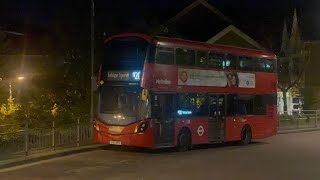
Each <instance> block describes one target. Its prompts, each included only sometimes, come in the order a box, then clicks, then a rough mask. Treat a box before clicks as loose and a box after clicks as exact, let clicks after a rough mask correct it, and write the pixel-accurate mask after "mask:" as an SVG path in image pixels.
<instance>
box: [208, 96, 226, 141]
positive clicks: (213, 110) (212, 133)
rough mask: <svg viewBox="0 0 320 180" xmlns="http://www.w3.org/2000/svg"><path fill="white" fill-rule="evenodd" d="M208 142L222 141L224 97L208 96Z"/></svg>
mask: <svg viewBox="0 0 320 180" xmlns="http://www.w3.org/2000/svg"><path fill="white" fill-rule="evenodd" d="M208 124H209V142H221V141H224V126H225V96H224V95H209V123H208Z"/></svg>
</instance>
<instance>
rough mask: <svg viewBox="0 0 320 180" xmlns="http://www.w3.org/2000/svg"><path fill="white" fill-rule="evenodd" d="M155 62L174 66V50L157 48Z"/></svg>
mask: <svg viewBox="0 0 320 180" xmlns="http://www.w3.org/2000/svg"><path fill="white" fill-rule="evenodd" d="M155 62H156V63H159V64H174V49H172V48H164V47H158V48H157V54H156V58H155Z"/></svg>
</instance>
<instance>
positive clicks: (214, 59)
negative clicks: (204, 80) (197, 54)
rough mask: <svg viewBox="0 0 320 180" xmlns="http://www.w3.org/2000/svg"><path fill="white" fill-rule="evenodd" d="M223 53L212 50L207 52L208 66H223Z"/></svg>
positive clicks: (220, 67)
mask: <svg viewBox="0 0 320 180" xmlns="http://www.w3.org/2000/svg"><path fill="white" fill-rule="evenodd" d="M223 61H224V54H217V53H214V52H210V53H209V58H208V67H210V68H218V69H222V68H223Z"/></svg>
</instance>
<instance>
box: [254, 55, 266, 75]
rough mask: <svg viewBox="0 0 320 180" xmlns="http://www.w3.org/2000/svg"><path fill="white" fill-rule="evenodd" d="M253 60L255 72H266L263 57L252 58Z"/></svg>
mask: <svg viewBox="0 0 320 180" xmlns="http://www.w3.org/2000/svg"><path fill="white" fill-rule="evenodd" d="M254 61H255V62H256V63H255V65H256V68H255V69H256V71H257V72H266V64H265V61H264V59H258V58H254Z"/></svg>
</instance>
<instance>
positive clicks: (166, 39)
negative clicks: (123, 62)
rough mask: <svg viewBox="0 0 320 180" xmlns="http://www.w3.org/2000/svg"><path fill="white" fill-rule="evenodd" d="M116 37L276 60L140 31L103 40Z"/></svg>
mask: <svg viewBox="0 0 320 180" xmlns="http://www.w3.org/2000/svg"><path fill="white" fill-rule="evenodd" d="M118 37H140V38H143V39H145V40H146V41H148V42H149V43H155V44H158V45H161V46H168V47H182V48H187V49H195V50H203V51H216V52H222V53H228V54H234V55H243V56H253V57H259V58H267V59H273V60H276V58H277V56H276V55H275V54H273V53H271V52H267V51H263V50H256V49H246V48H240V47H235V46H226V45H217V44H208V43H204V42H197V41H190V40H185V39H179V38H171V37H162V36H150V35H146V34H141V33H124V34H118V35H114V36H110V37H109V38H107V39H106V40H105V43H106V42H108V41H110V40H111V39H113V38H118Z"/></svg>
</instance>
